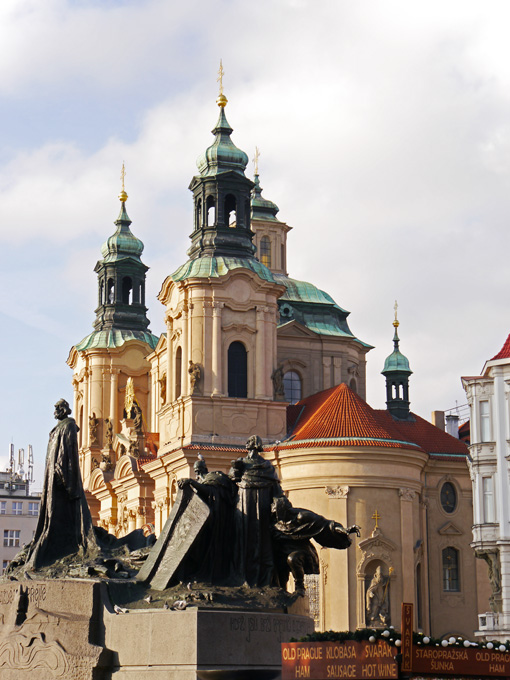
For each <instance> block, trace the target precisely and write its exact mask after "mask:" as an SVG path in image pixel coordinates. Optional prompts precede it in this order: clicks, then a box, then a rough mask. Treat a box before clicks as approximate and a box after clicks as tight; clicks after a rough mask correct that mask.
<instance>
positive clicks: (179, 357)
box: [175, 347, 182, 399]
mask: <svg viewBox="0 0 510 680" xmlns="http://www.w3.org/2000/svg"><path fill="white" fill-rule="evenodd" d="M181 371H182V347H178V348H177V352H176V353H175V398H176V399H177V397H180V396H181Z"/></svg>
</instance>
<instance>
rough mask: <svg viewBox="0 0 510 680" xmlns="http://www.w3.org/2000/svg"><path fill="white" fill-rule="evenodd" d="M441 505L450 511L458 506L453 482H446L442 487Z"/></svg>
mask: <svg viewBox="0 0 510 680" xmlns="http://www.w3.org/2000/svg"><path fill="white" fill-rule="evenodd" d="M441 507H442V508H443V510H444V511H445V512H448V513H450V512H453V511H454V510H455V508H456V507H457V492H456V491H455V487H454V486H453V484H452V483H451V482H445V483H444V484H443V486H442V488H441Z"/></svg>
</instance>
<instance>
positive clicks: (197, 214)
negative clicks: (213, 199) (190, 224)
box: [195, 198, 202, 229]
mask: <svg viewBox="0 0 510 680" xmlns="http://www.w3.org/2000/svg"><path fill="white" fill-rule="evenodd" d="M201 226H202V199H201V198H199V199H198V201H197V207H196V210H195V229H200V227H201Z"/></svg>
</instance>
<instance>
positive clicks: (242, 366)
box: [228, 341, 248, 399]
mask: <svg viewBox="0 0 510 680" xmlns="http://www.w3.org/2000/svg"><path fill="white" fill-rule="evenodd" d="M228 396H229V397H238V398H240V399H246V397H247V396H248V354H247V352H246V348H245V346H244V345H243V343H242V342H238V341H236V342H233V343H232V344H231V345H230V347H229V348H228Z"/></svg>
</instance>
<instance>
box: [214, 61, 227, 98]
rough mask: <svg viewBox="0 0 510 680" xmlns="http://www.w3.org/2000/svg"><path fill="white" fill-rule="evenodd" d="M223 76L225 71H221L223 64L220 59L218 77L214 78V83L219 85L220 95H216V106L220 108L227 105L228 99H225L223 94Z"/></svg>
mask: <svg viewBox="0 0 510 680" xmlns="http://www.w3.org/2000/svg"><path fill="white" fill-rule="evenodd" d="M224 74H225V71H224V70H223V62H222V60H221V59H220V68H219V70H218V77H217V78H216V82H218V83H219V84H220V93H219V95H218V99H217V100H216V104H218V106H220V107H221V108H223V107H225V106H226V105H227V102H228V99H227V98H226V97H225V95H224V94H223V76H224Z"/></svg>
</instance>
